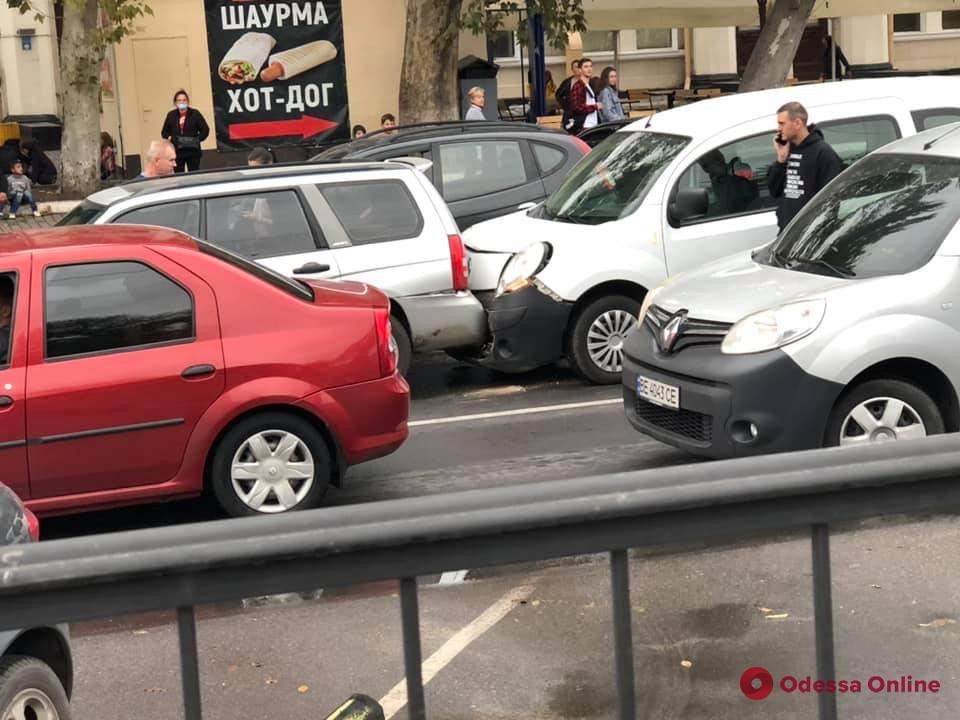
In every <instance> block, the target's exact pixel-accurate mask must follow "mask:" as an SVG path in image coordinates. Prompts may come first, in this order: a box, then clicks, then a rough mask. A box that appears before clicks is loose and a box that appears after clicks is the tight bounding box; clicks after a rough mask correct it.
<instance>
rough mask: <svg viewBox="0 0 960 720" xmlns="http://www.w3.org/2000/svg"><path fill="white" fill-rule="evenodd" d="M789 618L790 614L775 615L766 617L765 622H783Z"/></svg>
mask: <svg viewBox="0 0 960 720" xmlns="http://www.w3.org/2000/svg"><path fill="white" fill-rule="evenodd" d="M787 617H790V613H777V614H776V615H767V620H783V619H784V618H787Z"/></svg>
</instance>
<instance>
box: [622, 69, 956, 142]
mask: <svg viewBox="0 0 960 720" xmlns="http://www.w3.org/2000/svg"><path fill="white" fill-rule="evenodd" d="M884 97H898V98H901V99H902V100H903V101H904V102H905V103H906V105H907V108H908V109H910V110H925V109H933V108H942V107H957V108H960V77H935V76H929V75H927V76H919V77H894V78H874V79H867V80H844V81H843V82H830V83H815V84H811V85H794V86H791V87H783V88H774V89H773V90H758V91H755V92H746V93H735V94H734V93H731V94H729V95H723V96H721V97H716V98H710V99H708V100H701V101H700V102H694V103H690V104H688V105H681V106H680V107H676V108H674V109H672V110H665V111H663V112H658V113H656V114H655V115H653V116H651V117H649V118H641V119H639V120H637V121H636V122H634V123H630V124H629V125H626V126H624V127H623V128H622V130H621V131H630V130H642V129H644V128H649V129H650V130H657V131H660V132H669V133H673V134H677V135H687V136H690V137H692V138H694V139H696V138H698V137H703V136H705V135H713V134H715V133H716V131H717V122H718V120H719V119H720V118H726V120H727V121H730V122H733V123H737V122H746V121H747V120H752V119H753V118H757V117H761V116H762V115H763V114H764V113H770V117H771V121H772V119H773V116H774V115H775V114H776V111H777V108H779V107H780V106H781V105H783V104H784V103H788V102H791V101H794V100H795V101H797V102H799V103H802V104H803V105H804V106H806V107H807V108H808V109H809V110H810V111H811V112H810V120H811V122H812V123H815V122H816V121H817V117H816V112H815V108H816V107H818V106H821V105H832V104H834V103H841V102H856V101H858V100H870V99H875V98H884ZM771 125H773V123H772V122H771Z"/></svg>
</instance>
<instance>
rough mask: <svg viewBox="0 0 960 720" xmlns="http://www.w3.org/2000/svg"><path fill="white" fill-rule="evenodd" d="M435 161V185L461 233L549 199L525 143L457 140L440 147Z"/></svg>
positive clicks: (497, 140)
mask: <svg viewBox="0 0 960 720" xmlns="http://www.w3.org/2000/svg"><path fill="white" fill-rule="evenodd" d="M432 159H433V163H434V178H435V183H436V184H437V187H438V188H439V189H440V193H441V194H442V195H443V199H444V200H446V202H447V205H448V206H449V207H450V212H452V213H453V216H454V218H456V220H457V225H459V226H460V229H461V230H466V229H467V228H468V227H470V226H471V225H475V224H476V223H478V222H482V221H484V220H489V219H491V218H495V217H500V216H501V215H506V214H508V213H511V212H513V211H514V210H517V209H519V207H520V206H521V205H524V204H526V203H531V202H533V203H536V202H540V201H541V200H543V199H544V198H545V197H546V195H547V193H546V190H545V189H544V185H543V181H542V179H541V178H540V170H539V168H538V166H537V163H536V160H535V159H534V156H533V152H532V150H531V149H530V145H529V143H528V142H527V141H526V140H525V139H519V138H512V137H502V138H493V137H486V138H469V137H463V138H457V139H456V140H451V141H444V142H439V143H437V144H436V145H435V146H434V150H433V152H432Z"/></svg>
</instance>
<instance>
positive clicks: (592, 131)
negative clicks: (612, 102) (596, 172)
mask: <svg viewBox="0 0 960 720" xmlns="http://www.w3.org/2000/svg"><path fill="white" fill-rule="evenodd" d="M635 122H636V120H632V119H630V118H623V119H622V120H611V121H610V122H605V123H600V124H599V125H594V126H593V127H592V128H587V129H586V130H583V131H581V132H580V133H579V134H578V135H577V137H578V138H580V139H581V140H583V141H584V142H585V143H586V144H587V145H589V146H590V147H592V148H595V147H596V146H597V145H599V144H600V143H602V142H603V141H604V140H606V139H607V138H608V137H610V136H611V135H613V134H614V133H615V132H616V131H617V130H620V129H621V128H624V127H626V126H627V125H630V124H631V123H635Z"/></svg>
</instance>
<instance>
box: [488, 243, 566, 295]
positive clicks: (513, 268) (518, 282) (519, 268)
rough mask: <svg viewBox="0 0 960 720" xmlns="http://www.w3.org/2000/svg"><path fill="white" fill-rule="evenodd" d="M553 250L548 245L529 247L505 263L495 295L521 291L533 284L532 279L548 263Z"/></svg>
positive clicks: (535, 244) (536, 244)
mask: <svg viewBox="0 0 960 720" xmlns="http://www.w3.org/2000/svg"><path fill="white" fill-rule="evenodd" d="M552 252H553V248H551V247H550V244H549V243H545V242H538V243H534V244H533V245H529V246H527V247H526V248H524V249H523V250H521V251H520V252H518V253H516V254H515V255H514V256H513V257H512V258H510V259H509V260H508V261H507V264H506V265H504V267H503V272H501V273H500V282H499V283H498V284H497V295H498V296H499V295H505V294H507V293H512V292H517V291H518V290H523V289H524V288H526V287H529V286H530V285H532V284H533V278H534V277H536V275H537V273H539V272H540V271H541V270H543V269H544V268H545V267H546V266H547V263H548V262H550V254H551V253H552Z"/></svg>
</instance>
